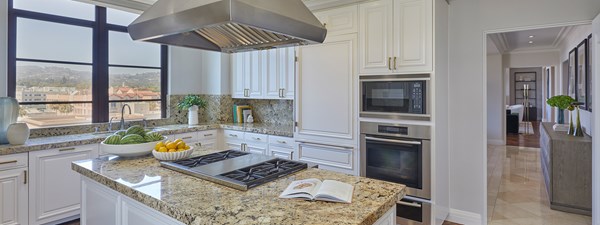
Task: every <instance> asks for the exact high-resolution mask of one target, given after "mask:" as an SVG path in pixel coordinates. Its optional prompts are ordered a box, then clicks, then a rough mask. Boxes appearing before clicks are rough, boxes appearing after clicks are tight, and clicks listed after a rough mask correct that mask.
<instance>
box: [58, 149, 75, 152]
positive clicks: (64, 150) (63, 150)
mask: <svg viewBox="0 0 600 225" xmlns="http://www.w3.org/2000/svg"><path fill="white" fill-rule="evenodd" d="M74 150H75V148H63V149H59V150H58V151H59V152H66V151H74Z"/></svg>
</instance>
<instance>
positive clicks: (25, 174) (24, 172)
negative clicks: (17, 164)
mask: <svg viewBox="0 0 600 225" xmlns="http://www.w3.org/2000/svg"><path fill="white" fill-rule="evenodd" d="M23 178H25V179H23V184H27V170H24V171H23Z"/></svg>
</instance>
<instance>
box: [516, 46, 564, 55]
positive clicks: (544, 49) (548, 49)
mask: <svg viewBox="0 0 600 225" xmlns="http://www.w3.org/2000/svg"><path fill="white" fill-rule="evenodd" d="M547 52H555V53H560V49H558V48H554V47H531V48H517V49H514V50H511V51H510V52H507V53H506V54H508V55H513V54H528V53H547Z"/></svg>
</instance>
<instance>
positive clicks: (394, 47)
mask: <svg viewBox="0 0 600 225" xmlns="http://www.w3.org/2000/svg"><path fill="white" fill-rule="evenodd" d="M432 5H433V3H432V0H378V1H372V2H367V3H362V4H360V5H359V16H360V18H361V19H360V31H359V33H360V35H361V36H360V37H361V38H360V51H361V53H360V60H359V63H360V71H359V72H360V74H376V75H383V74H392V73H416V72H431V71H432V70H433V60H432V59H433V6H432Z"/></svg>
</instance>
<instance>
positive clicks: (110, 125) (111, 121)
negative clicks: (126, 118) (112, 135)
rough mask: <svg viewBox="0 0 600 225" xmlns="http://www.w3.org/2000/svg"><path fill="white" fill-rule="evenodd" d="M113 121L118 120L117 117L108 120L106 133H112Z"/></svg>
mask: <svg viewBox="0 0 600 225" xmlns="http://www.w3.org/2000/svg"><path fill="white" fill-rule="evenodd" d="M113 119H119V117H111V118H110V120H109V121H108V131H109V132H110V131H112V123H113Z"/></svg>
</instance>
